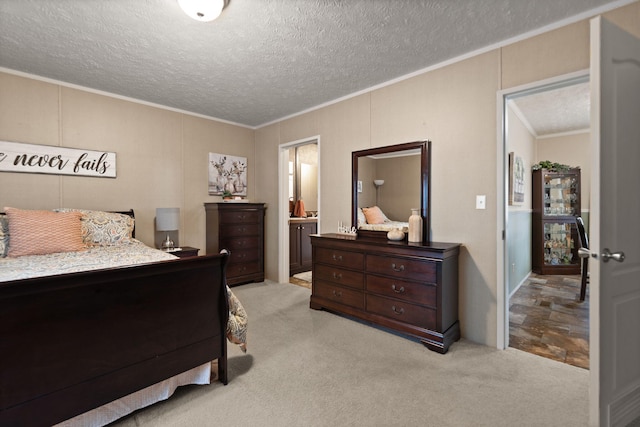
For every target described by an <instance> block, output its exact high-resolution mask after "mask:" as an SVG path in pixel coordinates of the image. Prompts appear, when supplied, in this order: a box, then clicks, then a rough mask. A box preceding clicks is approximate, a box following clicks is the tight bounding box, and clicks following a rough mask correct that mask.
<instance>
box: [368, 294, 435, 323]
mask: <svg viewBox="0 0 640 427" xmlns="http://www.w3.org/2000/svg"><path fill="white" fill-rule="evenodd" d="M366 302H367V312H369V313H372V314H377V315H380V316H384V317H387V318H390V319H394V320H397V321H399V322H403V323H407V324H410V325H415V326H418V327H421V328H425V329H432V330H435V328H436V326H437V325H436V310H434V309H431V308H427V307H421V306H419V305H414V304H409V303H407V302H403V301H400V300H397V299H393V298H384V297H379V296H376V295H367V296H366Z"/></svg>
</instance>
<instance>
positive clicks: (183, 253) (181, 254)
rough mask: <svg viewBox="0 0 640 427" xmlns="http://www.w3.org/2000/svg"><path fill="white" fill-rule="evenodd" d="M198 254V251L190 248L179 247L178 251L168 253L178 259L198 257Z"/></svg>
mask: <svg viewBox="0 0 640 427" xmlns="http://www.w3.org/2000/svg"><path fill="white" fill-rule="evenodd" d="M198 252H200V249H198V248H193V247H191V246H181V247H180V250H179V251H171V252H169V253H170V254H171V255H175V256H177V257H178V258H189V257H192V256H198Z"/></svg>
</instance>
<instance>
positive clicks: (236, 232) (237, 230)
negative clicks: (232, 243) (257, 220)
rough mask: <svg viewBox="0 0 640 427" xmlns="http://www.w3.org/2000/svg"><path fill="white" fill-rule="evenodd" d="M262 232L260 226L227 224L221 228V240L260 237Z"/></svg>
mask: <svg viewBox="0 0 640 427" xmlns="http://www.w3.org/2000/svg"><path fill="white" fill-rule="evenodd" d="M261 231H262V226H261V225H260V224H225V225H224V226H222V227H220V235H219V238H220V239H226V238H229V237H239V236H259V235H260V232H261Z"/></svg>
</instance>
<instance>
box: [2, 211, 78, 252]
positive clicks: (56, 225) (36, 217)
mask: <svg viewBox="0 0 640 427" xmlns="http://www.w3.org/2000/svg"><path fill="white" fill-rule="evenodd" d="M4 211H5V212H6V214H7V218H8V220H9V235H10V237H11V240H10V242H9V251H8V254H7V255H8V256H10V257H18V256H24V255H44V254H50V253H56V252H77V251H82V250H85V249H86V248H87V247H86V245H85V244H84V242H83V241H82V231H81V226H80V218H82V214H81V213H80V212H52V211H38V210H22V209H15V208H4Z"/></svg>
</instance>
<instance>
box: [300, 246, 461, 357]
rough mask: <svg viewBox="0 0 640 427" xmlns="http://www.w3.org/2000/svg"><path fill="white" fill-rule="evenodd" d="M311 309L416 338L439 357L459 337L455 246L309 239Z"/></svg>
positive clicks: (456, 252)
mask: <svg viewBox="0 0 640 427" xmlns="http://www.w3.org/2000/svg"><path fill="white" fill-rule="evenodd" d="M311 243H312V247H313V285H312V294H311V302H310V306H311V308H313V309H325V310H329V311H332V312H334V313H338V314H344V315H348V316H352V317H355V318H358V319H362V320H365V321H367V322H370V323H372V324H374V325H379V326H382V327H385V328H389V329H392V330H395V331H398V332H401V333H403V334H406V335H409V336H413V337H416V338H418V339H420V341H421V342H422V343H423V344H424V345H425V346H427V347H428V348H430V349H431V350H434V351H437V352H439V353H446V352H447V350H448V349H449V346H450V345H451V344H452V343H453V342H454V341H457V340H458V339H459V338H460V326H459V322H458V253H459V247H460V245H459V244H456V243H431V244H425V245H422V244H418V243H407V242H405V241H400V242H392V241H387V240H382V239H371V238H362V237H356V236H350V235H345V234H322V235H314V236H311Z"/></svg>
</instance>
